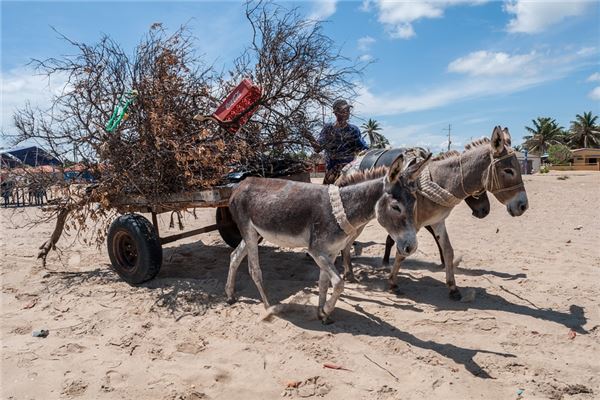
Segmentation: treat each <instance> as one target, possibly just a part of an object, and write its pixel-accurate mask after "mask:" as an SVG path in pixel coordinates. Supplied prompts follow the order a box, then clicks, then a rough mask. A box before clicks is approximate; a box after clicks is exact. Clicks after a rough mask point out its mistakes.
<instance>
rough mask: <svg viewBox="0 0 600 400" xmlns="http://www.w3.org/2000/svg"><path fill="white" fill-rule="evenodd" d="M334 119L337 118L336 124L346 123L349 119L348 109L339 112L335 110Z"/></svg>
mask: <svg viewBox="0 0 600 400" xmlns="http://www.w3.org/2000/svg"><path fill="white" fill-rule="evenodd" d="M334 114H335V117H336V118H337V120H338V122H347V121H348V119H349V118H350V109H349V108H344V109H341V110H337V111H335V112H334Z"/></svg>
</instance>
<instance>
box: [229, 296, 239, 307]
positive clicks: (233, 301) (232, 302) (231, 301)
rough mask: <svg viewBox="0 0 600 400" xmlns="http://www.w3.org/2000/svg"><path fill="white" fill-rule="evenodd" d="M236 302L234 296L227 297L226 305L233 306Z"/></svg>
mask: <svg viewBox="0 0 600 400" xmlns="http://www.w3.org/2000/svg"><path fill="white" fill-rule="evenodd" d="M237 300H238V299H237V297H235V296H231V297H228V298H227V304H229V305H232V304H235V303H237Z"/></svg>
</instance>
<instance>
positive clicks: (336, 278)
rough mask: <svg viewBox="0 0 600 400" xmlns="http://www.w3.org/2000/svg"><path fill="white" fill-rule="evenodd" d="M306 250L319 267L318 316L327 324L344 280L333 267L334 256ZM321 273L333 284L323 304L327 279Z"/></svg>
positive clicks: (342, 287)
mask: <svg viewBox="0 0 600 400" xmlns="http://www.w3.org/2000/svg"><path fill="white" fill-rule="evenodd" d="M308 252H309V253H310V255H311V256H312V258H313V259H314V260H315V262H316V263H317V265H318V266H319V268H321V274H320V275H319V310H318V316H319V319H320V320H321V321H322V322H323V323H324V324H328V323H331V322H332V321H331V319H330V318H329V315H330V314H331V312H332V311H333V309H334V308H335V303H336V302H337V300H338V298H339V297H340V295H341V294H342V292H343V290H344V280H343V279H342V278H341V277H340V275H339V274H338V272H337V270H336V269H335V265H334V260H335V256H329V255H326V254H324V253H321V252H318V251H315V250H312V249H308ZM323 274H326V275H327V280H328V281H330V282H331V285H332V286H333V293H332V294H331V297H330V298H329V300H327V301H325V302H324V304H323V305H322V306H321V299H322V298H323V299H325V298H326V294H327V287H328V285H327V283H326V282H327V281H326V280H325V279H326V278H325V277H324V276H323Z"/></svg>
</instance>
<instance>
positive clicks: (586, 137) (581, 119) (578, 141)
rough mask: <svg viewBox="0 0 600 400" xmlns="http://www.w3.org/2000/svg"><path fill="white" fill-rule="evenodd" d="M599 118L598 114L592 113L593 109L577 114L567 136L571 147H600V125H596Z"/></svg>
mask: <svg viewBox="0 0 600 400" xmlns="http://www.w3.org/2000/svg"><path fill="white" fill-rule="evenodd" d="M597 119H598V116H597V115H592V112H591V111H590V112H584V113H583V115H580V114H577V115H576V116H575V121H571V128H570V129H569V134H568V136H567V138H568V143H569V146H571V148H575V149H579V148H582V147H583V148H588V147H600V127H598V125H596V120H597Z"/></svg>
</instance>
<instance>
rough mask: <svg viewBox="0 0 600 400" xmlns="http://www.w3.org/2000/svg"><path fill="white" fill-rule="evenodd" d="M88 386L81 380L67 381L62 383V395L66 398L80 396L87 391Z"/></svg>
mask: <svg viewBox="0 0 600 400" xmlns="http://www.w3.org/2000/svg"><path fill="white" fill-rule="evenodd" d="M87 387H88V384H87V382H84V381H83V380H81V379H75V380H73V379H67V380H66V381H64V383H63V390H62V394H63V395H65V396H68V397H77V396H81V395H82V394H84V393H85V391H86V390H87Z"/></svg>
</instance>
